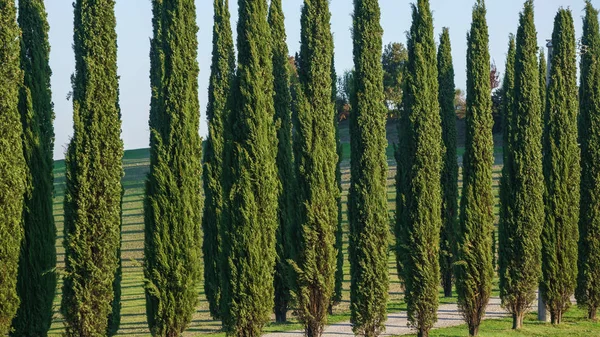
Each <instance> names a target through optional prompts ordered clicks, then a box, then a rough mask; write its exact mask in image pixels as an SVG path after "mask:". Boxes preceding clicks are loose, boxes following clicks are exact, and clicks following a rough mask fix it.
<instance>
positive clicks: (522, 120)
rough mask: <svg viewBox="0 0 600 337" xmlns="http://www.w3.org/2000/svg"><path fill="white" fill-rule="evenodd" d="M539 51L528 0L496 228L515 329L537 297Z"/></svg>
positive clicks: (502, 286) (505, 299) (540, 196)
mask: <svg viewBox="0 0 600 337" xmlns="http://www.w3.org/2000/svg"><path fill="white" fill-rule="evenodd" d="M537 52H538V48H537V33H536V30H535V24H534V18H533V1H532V0H527V1H526V2H525V8H524V10H523V12H521V14H520V25H519V29H518V32H517V40H516V55H515V75H514V80H515V82H514V90H513V97H512V98H511V100H513V109H512V112H511V113H512V116H510V119H509V120H508V123H509V124H510V125H509V127H508V128H507V129H508V132H509V134H508V139H509V144H507V145H508V151H507V154H506V155H507V157H508V158H507V161H506V163H505V164H506V165H507V169H506V171H507V176H506V177H505V178H503V185H504V186H503V188H506V190H505V191H504V192H503V193H505V195H504V197H503V199H502V202H503V203H505V205H503V206H502V207H504V208H505V209H504V211H503V213H502V214H503V220H502V221H501V223H500V229H499V255H500V258H499V269H500V270H499V273H500V297H501V298H502V305H503V306H504V307H505V308H506V309H507V310H508V311H509V312H510V313H511V314H512V315H513V326H514V328H517V329H518V328H520V327H521V326H522V323H523V317H524V315H525V312H526V311H527V309H528V308H529V307H530V305H531V303H532V302H533V300H535V291H536V288H537V285H538V281H539V278H540V276H541V268H540V267H541V240H540V235H541V232H542V224H543V221H544V201H543V191H544V177H543V173H542V116H541V113H540V111H541V105H540V87H539V85H540V83H539V68H538V62H537ZM507 126H508V125H507Z"/></svg>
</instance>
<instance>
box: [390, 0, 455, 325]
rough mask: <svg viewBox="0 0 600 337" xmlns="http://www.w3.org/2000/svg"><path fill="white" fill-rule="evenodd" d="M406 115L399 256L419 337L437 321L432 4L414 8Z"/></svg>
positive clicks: (439, 158)
mask: <svg viewBox="0 0 600 337" xmlns="http://www.w3.org/2000/svg"><path fill="white" fill-rule="evenodd" d="M407 46H408V65H407V72H406V91H405V92H404V111H403V112H402V115H401V117H400V122H399V131H398V132H399V147H398V150H397V154H396V160H397V162H398V173H397V175H398V176H397V178H396V181H397V198H398V199H399V202H397V210H396V217H397V220H396V221H397V223H396V240H397V254H398V256H400V257H401V262H402V270H401V271H402V278H403V280H404V283H405V286H406V290H405V296H404V297H405V300H406V303H407V306H408V310H407V311H408V321H409V323H410V324H411V325H413V326H415V327H416V328H417V331H418V336H419V337H426V336H428V335H429V330H430V329H431V328H432V327H433V324H434V323H435V321H436V320H437V309H438V305H439V300H438V287H439V284H440V265H439V246H440V242H439V239H440V228H441V225H442V215H441V210H442V198H441V196H442V195H441V190H440V186H441V185H440V181H441V170H442V163H443V151H442V146H443V145H442V127H441V117H440V106H439V101H438V70H437V64H436V47H435V41H434V37H433V17H432V14H431V9H430V5H429V1H428V0H418V2H417V4H415V5H413V7H412V26H411V29H410V32H409V33H408V44H407Z"/></svg>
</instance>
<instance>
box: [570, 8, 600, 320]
mask: <svg viewBox="0 0 600 337" xmlns="http://www.w3.org/2000/svg"><path fill="white" fill-rule="evenodd" d="M585 12H586V15H585V18H584V19H583V38H582V39H581V43H582V45H583V46H584V47H583V48H584V49H583V50H582V51H583V54H582V56H581V84H580V86H579V107H580V117H579V142H580V143H581V199H580V200H581V202H580V207H581V209H580V215H579V257H578V262H577V267H578V276H577V290H576V292H575V297H576V298H577V304H578V305H580V306H582V307H585V308H587V310H588V316H589V318H591V319H595V318H596V311H597V309H598V307H599V306H600V283H599V280H600V212H598V203H599V200H600V28H599V25H598V11H597V10H596V9H594V7H592V3H591V1H586V8H585Z"/></svg>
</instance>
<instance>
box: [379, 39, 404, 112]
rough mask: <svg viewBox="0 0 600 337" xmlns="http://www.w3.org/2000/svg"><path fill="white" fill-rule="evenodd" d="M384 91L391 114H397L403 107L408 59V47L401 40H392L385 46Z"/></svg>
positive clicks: (383, 59)
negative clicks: (403, 91)
mask: <svg viewBox="0 0 600 337" xmlns="http://www.w3.org/2000/svg"><path fill="white" fill-rule="evenodd" d="M381 61H382V65H383V91H384V94H385V103H386V106H387V109H388V111H389V114H390V115H397V114H398V111H399V110H400V109H401V108H402V86H403V83H404V72H405V69H406V62H407V61H408V52H407V51H406V47H404V45H403V44H402V43H400V42H390V43H389V44H387V45H386V46H385V47H384V48H383V55H382V56H381Z"/></svg>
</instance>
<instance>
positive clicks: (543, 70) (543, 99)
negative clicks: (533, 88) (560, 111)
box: [539, 48, 548, 118]
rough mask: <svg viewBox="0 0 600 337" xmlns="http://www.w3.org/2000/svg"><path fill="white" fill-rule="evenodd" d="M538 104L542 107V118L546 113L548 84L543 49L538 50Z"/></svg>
mask: <svg viewBox="0 0 600 337" xmlns="http://www.w3.org/2000/svg"><path fill="white" fill-rule="evenodd" d="M539 65H540V102H541V105H542V110H541V111H542V118H543V116H544V114H545V113H546V92H547V90H548V84H547V83H546V73H547V65H546V54H545V53H544V48H540V61H539Z"/></svg>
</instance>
